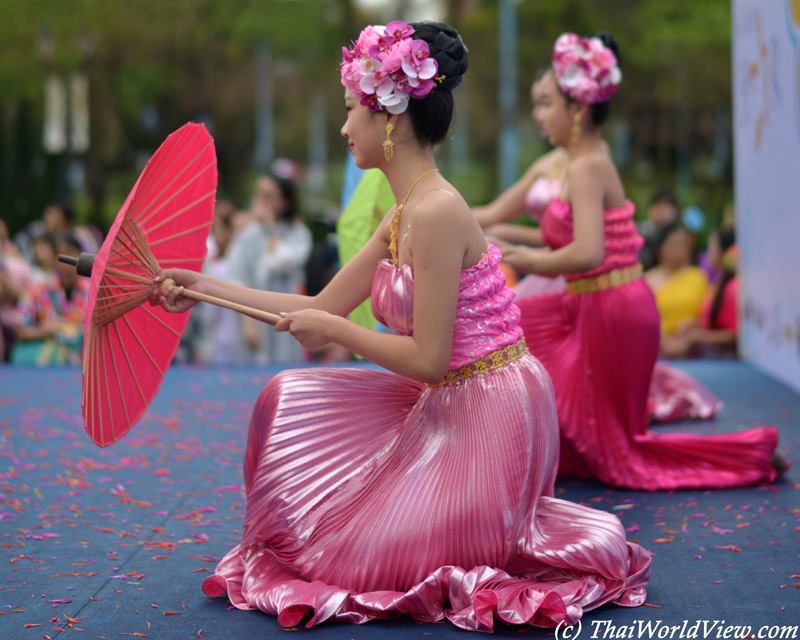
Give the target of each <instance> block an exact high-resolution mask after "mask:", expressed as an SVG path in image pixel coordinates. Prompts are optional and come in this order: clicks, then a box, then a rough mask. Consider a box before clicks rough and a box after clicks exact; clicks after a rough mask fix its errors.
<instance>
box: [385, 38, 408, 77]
mask: <svg viewBox="0 0 800 640" xmlns="http://www.w3.org/2000/svg"><path fill="white" fill-rule="evenodd" d="M412 42H415V41H413V40H411V38H405V39H403V40H397V41H396V42H395V43H394V44H393V45H392V46H391V47H389V48H388V49H387V50H386V53H385V54H384V56H383V70H384V73H394V72H395V71H397V70H398V69H400V68H401V67H402V65H403V60H404V59H405V58H406V57H408V54H409V53H411V47H412Z"/></svg>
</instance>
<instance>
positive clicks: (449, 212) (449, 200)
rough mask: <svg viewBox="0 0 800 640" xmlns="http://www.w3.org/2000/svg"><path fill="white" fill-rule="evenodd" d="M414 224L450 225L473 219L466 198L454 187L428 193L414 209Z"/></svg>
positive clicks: (432, 190)
mask: <svg viewBox="0 0 800 640" xmlns="http://www.w3.org/2000/svg"><path fill="white" fill-rule="evenodd" d="M413 215H414V223H415V224H418V223H422V224H432V225H433V224H449V223H454V222H457V221H459V220H462V221H466V220H468V219H470V218H472V211H471V210H470V208H469V206H468V205H467V203H466V202H465V201H464V198H462V197H461V194H460V193H458V191H456V190H455V189H454V188H453V187H452V186H450V185H448V186H446V187H442V188H439V189H431V190H430V191H427V192H426V193H425V194H424V195H423V196H422V197H421V198H420V200H419V202H418V203H417V206H416V208H415V209H414V214H413Z"/></svg>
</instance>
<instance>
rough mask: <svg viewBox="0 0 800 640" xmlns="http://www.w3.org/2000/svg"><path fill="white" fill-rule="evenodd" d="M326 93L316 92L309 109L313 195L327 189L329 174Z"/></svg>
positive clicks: (310, 173)
mask: <svg viewBox="0 0 800 640" xmlns="http://www.w3.org/2000/svg"><path fill="white" fill-rule="evenodd" d="M325 125H326V116H325V92H324V91H321V90H319V91H315V92H314V94H313V96H312V97H311V100H310V103H309V109H308V186H309V189H310V190H311V192H312V193H316V194H318V193H321V192H322V191H323V190H324V189H325V182H326V179H327V173H328V145H327V127H326V126H325Z"/></svg>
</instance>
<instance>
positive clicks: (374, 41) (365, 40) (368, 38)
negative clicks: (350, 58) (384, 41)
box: [356, 26, 383, 56]
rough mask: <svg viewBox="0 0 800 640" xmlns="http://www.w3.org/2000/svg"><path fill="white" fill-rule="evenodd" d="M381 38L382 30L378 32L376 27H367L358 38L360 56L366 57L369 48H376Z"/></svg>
mask: <svg viewBox="0 0 800 640" xmlns="http://www.w3.org/2000/svg"><path fill="white" fill-rule="evenodd" d="M382 36H383V30H381V31H378V28H377V27H372V26H369V27H367V28H366V29H364V30H363V31H362V32H361V35H359V36H358V42H357V43H356V45H357V47H358V53H359V55H361V56H368V55H369V49H370V47H373V46H377V45H378V43H379V42H380V39H381V37H382Z"/></svg>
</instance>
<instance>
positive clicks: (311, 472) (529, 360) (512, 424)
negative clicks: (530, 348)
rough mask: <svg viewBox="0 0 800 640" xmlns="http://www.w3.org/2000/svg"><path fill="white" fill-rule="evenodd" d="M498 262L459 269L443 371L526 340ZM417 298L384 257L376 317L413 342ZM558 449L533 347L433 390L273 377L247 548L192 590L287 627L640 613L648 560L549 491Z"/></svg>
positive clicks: (254, 472) (249, 457)
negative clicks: (402, 618) (406, 618)
mask: <svg viewBox="0 0 800 640" xmlns="http://www.w3.org/2000/svg"><path fill="white" fill-rule="evenodd" d="M499 262H500V253H499V251H498V250H497V249H496V248H495V247H492V246H491V245H490V250H489V253H488V254H487V255H485V256H484V257H483V258H482V259H481V260H480V262H479V263H478V264H476V265H475V266H474V267H472V268H470V269H466V270H464V271H463V272H462V274H461V284H460V291H459V305H458V313H457V317H456V322H455V331H454V336H453V348H452V358H451V368H454V369H455V368H459V367H462V366H464V365H467V364H469V363H471V362H474V361H476V360H477V359H479V358H482V357H484V356H486V355H488V354H490V353H493V352H496V351H497V350H498V349H502V348H503V347H507V346H509V345H514V344H516V343H519V341H520V339H521V338H522V332H521V330H520V328H519V326H518V319H519V311H518V309H517V308H516V307H515V306H514V305H513V303H512V300H513V297H514V294H513V292H512V291H511V290H510V289H507V288H506V287H505V277H504V276H503V274H502V272H501V271H500V269H499V267H498V265H499ZM413 291H414V280H413V275H412V271H411V268H410V267H409V266H407V265H406V266H403V267H401V268H396V267H394V266H393V265H392V263H391V262H390V261H388V260H387V261H383V262H382V263H381V264H380V265H379V267H378V270H377V273H376V276H375V281H374V284H373V290H372V310H373V313H374V314H375V317H376V318H377V319H378V320H379V321H380V322H382V323H383V324H385V325H387V326H389V327H390V328H391V329H392V330H393V331H395V332H396V333H398V334H402V335H410V334H411V333H412V331H413V326H412V310H413V295H414V293H413ZM523 344H524V343H523ZM558 446H559V443H558V424H557V420H556V409H555V401H554V398H553V390H552V386H551V384H550V378H549V376H548V375H547V372H546V371H545V370H544V368H543V367H542V366H541V364H540V363H539V362H538V361H537V360H536V359H535V358H534V357H533V356H531V355H530V354H527V353H526V354H524V355H522V356H521V357H518V358H517V359H515V360H513V362H509V363H507V364H504V365H503V366H500V367H499V368H494V369H490V370H489V371H488V372H486V373H481V374H476V375H474V376H473V377H470V378H468V379H465V380H460V381H458V382H455V383H451V384H446V385H442V386H435V387H429V386H427V385H424V384H421V383H419V382H416V381H414V380H411V379H409V378H406V377H403V376H400V375H396V374H393V373H386V372H379V371H368V370H363V369H324V368H321V369H298V370H290V371H284V372H282V373H281V374H279V375H277V376H276V377H275V378H273V380H272V381H271V382H270V383H269V384H268V385H267V386H266V388H265V389H264V391H263V392H262V394H261V396H260V398H259V400H258V403H257V405H256V408H255V411H254V412H253V417H252V420H251V422H250V432H249V436H248V442H247V451H246V453H245V460H244V477H245V486H246V490H247V513H246V516H245V522H244V533H243V536H242V541H241V543H239V544H238V545H237V546H236V547H235V548H233V549H232V550H231V551H230V552H229V553H228V554H227V555H226V556H225V558H223V559H222V561H221V562H220V563H219V565H218V566H217V568H216V571H215V573H214V575H213V576H210V577H209V578H208V579H206V581H205V583H204V584H203V589H204V591H205V593H206V594H207V595H209V596H218V595H222V594H224V593H226V592H227V594H228V596H229V597H230V599H231V602H232V603H233V604H234V605H235V606H236V607H238V608H240V609H260V610H262V611H265V612H267V613H270V614H272V615H277V616H278V622H279V623H280V624H282V625H285V626H292V625H295V624H297V623H298V622H299V621H300V619H301V618H302V617H303V616H304V615H310V616H311V619H310V620H309V621H308V623H307V626H312V625H316V624H319V623H321V622H323V621H325V620H341V621H349V622H354V623H363V622H366V621H368V620H371V619H373V618H386V617H387V616H388V614H390V613H392V612H400V613H407V614H411V615H412V616H413V617H414V618H416V619H418V620H425V621H435V620H442V619H444V618H445V617H447V618H448V619H449V620H450V621H451V622H453V623H454V624H455V625H457V626H459V627H461V628H464V629H469V630H479V631H491V629H492V625H493V620H494V618H495V617H498V618H500V619H502V620H505V621H507V622H510V623H517V624H534V625H540V626H547V627H553V626H555V625H557V624H558V623H559V622H561V621H566V622H569V623H571V622H574V621H576V620H578V619H579V618H580V617H581V615H582V613H583V611H586V610H589V609H592V608H594V607H597V606H599V605H601V604H603V603H606V602H614V603H617V604H619V605H623V606H638V605H641V604H642V603H643V602H644V600H645V596H646V593H645V589H644V585H645V584H646V583H647V581H648V579H649V574H650V555H649V553H648V552H647V551H645V550H644V549H643V548H641V547H640V546H638V545H636V544H631V543H627V542H626V540H625V532H624V530H623V528H622V525H621V524H620V522H619V519H618V518H617V517H615V516H614V515H612V514H610V513H607V512H603V511H599V510H596V509H591V508H588V507H583V506H580V505H576V504H572V503H570V502H566V501H564V500H559V499H557V498H554V497H553V482H554V479H555V476H556V465H557V462H558ZM447 602H449V608H448V607H447V605H446V603H447Z"/></svg>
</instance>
